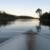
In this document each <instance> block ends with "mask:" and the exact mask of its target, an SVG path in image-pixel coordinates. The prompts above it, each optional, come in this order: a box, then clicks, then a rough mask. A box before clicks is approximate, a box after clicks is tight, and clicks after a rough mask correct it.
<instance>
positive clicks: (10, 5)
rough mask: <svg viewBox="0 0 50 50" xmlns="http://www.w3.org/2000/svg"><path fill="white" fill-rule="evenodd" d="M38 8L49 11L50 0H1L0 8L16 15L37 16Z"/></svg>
mask: <svg viewBox="0 0 50 50" xmlns="http://www.w3.org/2000/svg"><path fill="white" fill-rule="evenodd" d="M37 8H41V9H42V10H43V12H45V11H49V10H50V0H0V10H2V11H6V12H7V13H11V14H15V15H30V16H37V14H35V11H36V9H37Z"/></svg>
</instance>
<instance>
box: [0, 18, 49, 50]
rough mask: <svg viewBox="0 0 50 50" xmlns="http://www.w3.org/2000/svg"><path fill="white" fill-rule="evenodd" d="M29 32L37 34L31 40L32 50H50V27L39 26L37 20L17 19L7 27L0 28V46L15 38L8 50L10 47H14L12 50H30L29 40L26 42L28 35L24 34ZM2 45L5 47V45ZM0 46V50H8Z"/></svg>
mask: <svg viewBox="0 0 50 50" xmlns="http://www.w3.org/2000/svg"><path fill="white" fill-rule="evenodd" d="M29 30H32V31H33V32H36V33H37V35H32V36H33V38H32V39H34V40H33V41H32V40H31V41H32V42H31V44H32V46H33V47H32V50H50V27H49V26H45V25H40V23H39V20H38V19H32V20H24V19H19V20H16V21H14V22H12V23H11V24H9V25H6V26H1V27H0V44H2V43H4V42H5V41H7V40H9V39H11V38H13V37H15V36H16V38H14V39H13V41H12V44H10V46H11V45H13V46H11V47H10V46H9V47H10V48H9V50H11V49H12V47H13V49H14V47H16V48H15V49H14V50H31V49H30V47H31V46H29V45H30V44H29V43H30V42H29V41H30V40H28V39H29V38H30V35H28V34H25V33H26V32H27V31H29ZM15 39H16V40H15ZM9 43H11V42H10V41H9ZM9 43H8V45H9ZM4 45H5V46H6V44H4ZM2 46H3V45H2ZM2 46H1V47H0V50H8V47H5V48H4V47H2Z"/></svg>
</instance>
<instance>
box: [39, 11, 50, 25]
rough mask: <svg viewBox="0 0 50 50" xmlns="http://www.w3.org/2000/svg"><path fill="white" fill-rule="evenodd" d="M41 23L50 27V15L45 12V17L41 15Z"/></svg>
mask: <svg viewBox="0 0 50 50" xmlns="http://www.w3.org/2000/svg"><path fill="white" fill-rule="evenodd" d="M40 23H41V24H42V25H46V26H50V13H48V12H45V13H44V14H43V15H41V17H40Z"/></svg>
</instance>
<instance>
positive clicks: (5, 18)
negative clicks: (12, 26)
mask: <svg viewBox="0 0 50 50" xmlns="http://www.w3.org/2000/svg"><path fill="white" fill-rule="evenodd" d="M15 19H17V18H16V17H15V16H13V15H10V14H7V13H5V12H1V11H0V26H1V25H7V24H8V23H9V22H10V21H14V20H15Z"/></svg>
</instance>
